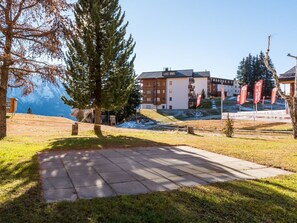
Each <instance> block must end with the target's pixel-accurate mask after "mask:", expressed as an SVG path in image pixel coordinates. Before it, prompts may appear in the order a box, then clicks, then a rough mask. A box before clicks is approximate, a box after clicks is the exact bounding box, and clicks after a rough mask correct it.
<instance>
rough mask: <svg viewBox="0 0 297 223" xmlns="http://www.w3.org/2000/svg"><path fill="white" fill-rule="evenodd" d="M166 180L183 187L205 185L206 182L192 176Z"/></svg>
mask: <svg viewBox="0 0 297 223" xmlns="http://www.w3.org/2000/svg"><path fill="white" fill-rule="evenodd" d="M168 179H169V180H170V181H172V182H174V183H175V184H178V185H181V186H185V187H193V186H201V185H206V184H207V182H205V181H203V180H201V179H199V178H197V177H194V176H192V175H184V176H177V177H168Z"/></svg>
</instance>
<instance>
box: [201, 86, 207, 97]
mask: <svg viewBox="0 0 297 223" xmlns="http://www.w3.org/2000/svg"><path fill="white" fill-rule="evenodd" d="M201 98H202V99H205V98H206V95H205V90H204V88H203V89H202V91H201Z"/></svg>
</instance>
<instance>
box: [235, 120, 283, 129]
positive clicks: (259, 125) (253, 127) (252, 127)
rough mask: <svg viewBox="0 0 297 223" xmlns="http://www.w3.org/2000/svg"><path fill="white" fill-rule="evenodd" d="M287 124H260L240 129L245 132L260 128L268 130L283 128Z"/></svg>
mask: <svg viewBox="0 0 297 223" xmlns="http://www.w3.org/2000/svg"><path fill="white" fill-rule="evenodd" d="M284 124H286V123H282V122H273V123H263V124H258V125H254V126H248V127H243V128H240V129H243V130H256V129H259V128H267V127H275V126H281V125H284Z"/></svg>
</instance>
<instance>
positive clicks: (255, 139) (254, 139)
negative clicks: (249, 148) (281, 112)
mask: <svg viewBox="0 0 297 223" xmlns="http://www.w3.org/2000/svg"><path fill="white" fill-rule="evenodd" d="M232 138H234V139H242V140H248V141H250V140H252V141H270V140H268V139H263V138H261V139H260V138H244V137H234V136H233V137H232Z"/></svg>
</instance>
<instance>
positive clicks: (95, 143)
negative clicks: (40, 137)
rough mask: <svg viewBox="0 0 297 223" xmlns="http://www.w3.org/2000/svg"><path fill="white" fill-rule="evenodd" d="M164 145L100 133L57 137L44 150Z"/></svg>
mask: <svg viewBox="0 0 297 223" xmlns="http://www.w3.org/2000/svg"><path fill="white" fill-rule="evenodd" d="M157 145H160V146H162V145H163V146H164V145H168V144H166V143H158V142H155V141H151V140H146V139H140V138H136V137H128V136H113V135H102V136H100V137H68V138H58V139H54V140H53V141H51V142H50V144H49V145H48V147H47V148H46V150H68V149H71V150H85V149H88V150H92V149H103V148H131V147H139V146H142V147H148V146H157Z"/></svg>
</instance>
